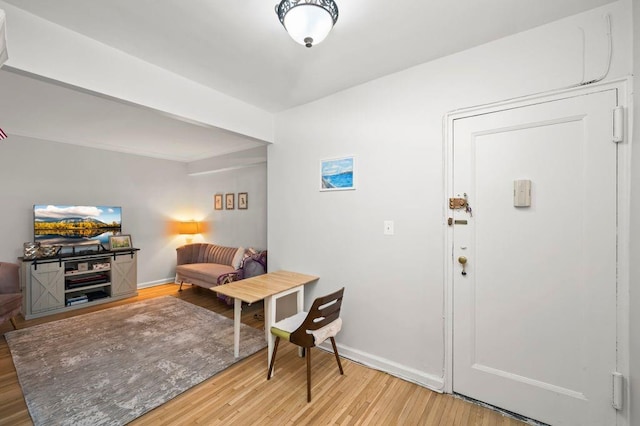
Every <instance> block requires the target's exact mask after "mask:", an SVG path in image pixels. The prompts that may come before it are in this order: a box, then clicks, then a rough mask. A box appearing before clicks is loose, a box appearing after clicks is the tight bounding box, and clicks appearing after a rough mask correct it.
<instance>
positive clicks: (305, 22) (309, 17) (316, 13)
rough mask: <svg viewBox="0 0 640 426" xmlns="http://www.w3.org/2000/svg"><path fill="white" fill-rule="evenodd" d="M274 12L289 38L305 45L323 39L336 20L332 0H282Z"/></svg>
mask: <svg viewBox="0 0 640 426" xmlns="http://www.w3.org/2000/svg"><path fill="white" fill-rule="evenodd" d="M276 13H277V14H278V18H279V19H280V22H281V23H282V25H283V26H284V27H285V29H286V30H287V32H288V33H289V35H290V36H291V38H293V39H294V40H295V41H296V42H297V43H300V44H302V45H304V46H306V47H311V46H314V45H316V44H318V43H320V42H321V41H322V40H324V39H325V38H326V37H327V35H329V32H330V31H331V28H333V25H334V24H335V23H336V21H337V20H338V6H337V5H336V3H335V2H334V1H333V0H297V1H296V0H282V1H281V2H280V4H278V5H277V6H276Z"/></svg>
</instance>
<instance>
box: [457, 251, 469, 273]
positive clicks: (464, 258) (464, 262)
mask: <svg viewBox="0 0 640 426" xmlns="http://www.w3.org/2000/svg"><path fill="white" fill-rule="evenodd" d="M458 263H459V264H461V265H462V275H467V271H465V266H467V258H466V257H464V256H460V257H459V258H458Z"/></svg>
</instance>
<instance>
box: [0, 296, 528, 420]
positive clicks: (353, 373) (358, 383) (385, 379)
mask: <svg viewBox="0 0 640 426" xmlns="http://www.w3.org/2000/svg"><path fill="white" fill-rule="evenodd" d="M177 289H178V287H177V285H173V284H167V285H162V286H157V287H152V288H148V289H142V290H140V292H139V293H140V294H139V296H138V297H135V298H131V299H127V300H124V301H118V302H113V303H109V304H104V305H100V306H94V307H89V308H85V309H80V310H76V311H73V312H66V313H63V314H58V315H53V316H49V317H46V318H40V319H35V320H30V321H25V320H24V319H22V318H21V317H20V318H17V319H16V325H17V326H18V328H24V327H30V326H33V325H36V324H40V323H44V322H49V321H53V320H58V319H62V318H67V317H70V316H75V315H79V314H83V313H87V312H90V311H97V310H101V309H105V308H108V307H112V306H117V305H121V304H124V303H132V302H135V301H137V300H143V299H148V298H152V297H158V296H162V295H172V296H176V297H179V298H181V299H184V300H186V301H189V302H191V303H194V304H197V305H200V306H202V307H205V308H207V309H210V310H212V311H215V312H218V313H220V314H223V315H225V316H227V317H229V318H233V308H232V307H228V306H226V305H225V304H224V303H222V302H220V301H219V300H218V299H217V298H215V296H214V295H213V294H212V293H210V292H208V291H206V290H200V291H198V289H194V288H191V287H188V286H187V287H186V288H185V289H184V291H182V292H181V293H178V292H177ZM256 313H257V314H262V306H261V305H260V304H254V305H252V306H250V307H248V308H246V309H243V318H242V322H243V323H245V324H248V325H251V326H253V327H256V328H262V327H263V324H262V321H261V320H258V319H255V318H254V314H256ZM11 329H12V327H11V324H10V323H9V322H6V323H5V324H2V325H0V333H1V334H2V335H3V337H2V338H1V339H0V425H32V424H33V423H32V422H31V418H30V417H29V413H28V411H27V407H26V404H25V402H24V397H23V395H22V389H21V388H20V385H19V384H18V379H17V375H16V371H15V368H14V366H13V361H12V360H11V355H10V354H9V349H8V347H7V343H6V340H5V339H4V333H5V332H6V331H10V330H11ZM43 343H44V344H55V343H54V342H43ZM266 358H267V356H266V349H263V350H261V351H259V352H258V353H256V354H254V355H253V356H251V357H249V358H246V359H244V360H242V361H241V362H238V363H236V364H235V365H233V366H232V367H230V368H228V369H226V370H225V371H223V372H221V373H220V374H218V375H216V376H214V377H212V378H211V379H209V380H206V381H205V382H203V383H201V384H200V385H198V386H195V387H193V388H191V389H190V390H188V391H186V392H184V393H183V394H181V395H180V396H178V397H176V398H174V399H173V400H171V401H169V402H167V403H165V404H163V405H162V406H160V407H158V408H156V409H155V410H153V411H151V412H149V413H147V414H146V415H144V416H142V417H140V418H138V419H137V420H135V421H134V422H133V423H131V424H133V425H187V424H189V425H192V424H193V425H195V424H198V425H217V424H225V425H229V424H233V425H292V424H296V425H298V424H318V425H325V424H349V425H351V424H353V425H357V424H366V425H430V426H431V425H433V426H439V425H456V426H457V425H476V426H499V425H500V426H507V425H508V426H520V425H525V423H522V422H520V421H518V420H515V419H512V418H509V417H505V416H503V415H501V414H500V413H497V412H494V411H492V410H489V409H486V408H483V407H480V406H477V405H474V404H472V403H469V402H467V401H464V400H461V399H459V398H455V397H453V396H451V395H443V394H438V393H435V392H432V391H429V390H428V389H425V388H423V387H420V386H417V385H415V384H412V383H409V382H406V381H404V380H401V379H398V378H395V377H393V376H390V375H388V374H386V373H382V372H379V371H376V370H373V369H370V368H367V367H364V366H362V365H359V364H357V363H355V362H352V361H349V360H347V359H344V358H342V365H343V367H344V376H341V375H340V374H339V372H338V368H337V365H336V362H335V358H334V357H333V354H331V353H327V352H324V351H321V350H317V349H314V350H313V353H312V385H313V387H312V398H313V399H312V401H311V403H307V402H306V364H305V360H304V359H303V358H299V357H298V356H297V351H296V347H295V346H293V345H291V344H289V343H288V342H282V343H281V344H280V348H279V350H278V357H277V362H276V372H275V376H274V377H273V378H272V379H271V380H270V381H267V380H266V372H267V365H266Z"/></svg>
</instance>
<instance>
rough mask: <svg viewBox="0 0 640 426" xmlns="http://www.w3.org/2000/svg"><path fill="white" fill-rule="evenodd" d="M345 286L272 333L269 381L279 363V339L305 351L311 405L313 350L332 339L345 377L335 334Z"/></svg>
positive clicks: (279, 324)
mask: <svg viewBox="0 0 640 426" xmlns="http://www.w3.org/2000/svg"><path fill="white" fill-rule="evenodd" d="M343 294H344V287H343V288H341V289H340V290H338V291H336V292H334V293H331V294H328V295H326V296H323V297H318V298H317V299H316V300H314V302H313V305H311V308H310V309H309V312H299V313H297V314H296V315H294V316H291V317H288V318H285V319H283V320H281V321H278V322H277V323H275V324H274V325H273V326H272V327H271V334H273V335H274V336H275V337H276V340H275V343H274V346H273V355H272V356H271V363H270V364H269V371H268V372H267V380H269V379H271V373H272V371H273V366H274V364H275V361H276V352H277V350H278V344H279V343H280V339H281V338H282V339H285V340H288V341H289V342H291V343H293V344H294V345H297V346H300V347H301V348H303V349H304V352H305V355H306V357H307V402H311V348H312V347H314V346H317V345H319V344H320V343H322V342H323V341H324V340H325V339H327V338H328V339H330V340H331V345H332V346H333V353H334V355H335V357H336V361H337V362H338V369H339V370H340V374H344V371H343V370H342V364H341V363H340V356H339V355H338V348H337V347H336V341H335V339H334V337H335V335H336V334H337V333H338V332H339V331H340V329H341V328H342V319H341V318H340V308H341V307H342V296H343Z"/></svg>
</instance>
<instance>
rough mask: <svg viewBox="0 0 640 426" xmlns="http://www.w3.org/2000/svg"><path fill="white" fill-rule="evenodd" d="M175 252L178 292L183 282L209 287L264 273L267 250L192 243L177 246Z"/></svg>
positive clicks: (265, 270)
mask: <svg viewBox="0 0 640 426" xmlns="http://www.w3.org/2000/svg"><path fill="white" fill-rule="evenodd" d="M176 254H177V266H176V282H179V283H180V289H179V290H178V291H182V284H183V283H189V284H194V285H197V286H199V287H204V288H208V289H211V288H212V287H215V286H217V285H220V284H226V283H229V282H232V281H237V280H241V279H244V278H250V277H253V276H256V275H261V274H264V273H266V272H267V252H266V250H265V251H256V250H254V249H244V248H243V247H223V246H219V245H216V244H211V243H194V244H186V245H184V246H181V247H178V248H177V249H176ZM227 302H229V301H228V300H227Z"/></svg>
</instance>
